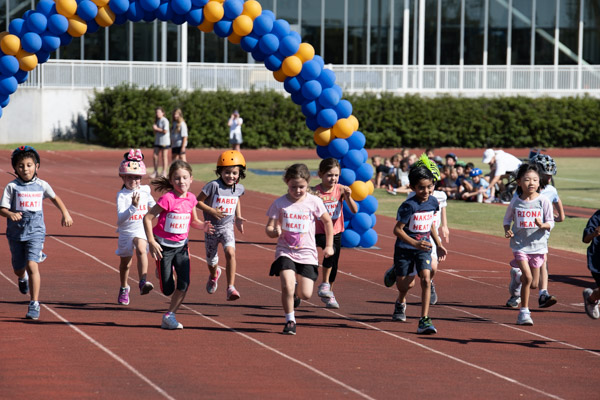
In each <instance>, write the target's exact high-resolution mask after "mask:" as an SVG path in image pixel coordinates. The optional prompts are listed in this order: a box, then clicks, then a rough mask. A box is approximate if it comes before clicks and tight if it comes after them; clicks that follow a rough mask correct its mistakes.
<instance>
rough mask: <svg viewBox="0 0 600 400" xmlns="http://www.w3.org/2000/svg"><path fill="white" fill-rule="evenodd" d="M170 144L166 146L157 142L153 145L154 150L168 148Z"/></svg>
mask: <svg viewBox="0 0 600 400" xmlns="http://www.w3.org/2000/svg"><path fill="white" fill-rule="evenodd" d="M170 148H171V145H167V146H161V145H158V144H155V145H154V151H158V150H166V149H170Z"/></svg>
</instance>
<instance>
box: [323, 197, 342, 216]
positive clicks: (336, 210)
mask: <svg viewBox="0 0 600 400" xmlns="http://www.w3.org/2000/svg"><path fill="white" fill-rule="evenodd" d="M323 204H325V208H326V209H327V212H328V213H329V216H330V217H331V219H333V220H336V219H338V218H339V217H340V215H342V209H343V207H342V202H341V201H330V202H329V201H328V202H324V203H323Z"/></svg>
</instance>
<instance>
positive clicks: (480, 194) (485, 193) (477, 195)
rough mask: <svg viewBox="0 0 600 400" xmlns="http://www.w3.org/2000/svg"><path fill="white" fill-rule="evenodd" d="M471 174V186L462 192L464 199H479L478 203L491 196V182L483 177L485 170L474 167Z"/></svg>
mask: <svg viewBox="0 0 600 400" xmlns="http://www.w3.org/2000/svg"><path fill="white" fill-rule="evenodd" d="M469 175H470V177H471V179H472V184H471V185H470V186H471V188H470V189H469V190H465V191H464V192H463V193H462V196H461V197H462V199H463V200H466V201H475V200H477V202H478V203H481V202H483V201H484V200H485V199H488V198H489V197H490V187H489V186H490V184H489V183H488V181H486V180H485V179H483V177H482V175H483V172H482V171H481V169H479V168H474V169H473V170H472V171H471V172H470V173H469Z"/></svg>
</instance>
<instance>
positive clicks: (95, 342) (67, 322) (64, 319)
mask: <svg viewBox="0 0 600 400" xmlns="http://www.w3.org/2000/svg"><path fill="white" fill-rule="evenodd" d="M53 239H56V238H53ZM57 240H58V239H57ZM58 241H59V242H62V240H58ZM0 275H2V276H3V277H4V279H6V280H7V281H8V282H10V283H11V284H12V285H13V286H15V287H16V286H17V284H16V283H14V282H13V281H12V280H11V279H10V278H9V277H8V276H6V275H4V273H3V272H1V271H0ZM40 306H42V307H43V308H44V309H45V310H48V312H50V313H51V314H52V315H54V316H55V317H56V318H58V319H59V320H60V321H62V322H63V323H64V324H65V325H67V326H68V327H69V328H71V329H73V330H74V331H75V332H77V333H78V334H79V335H81V336H83V338H85V339H86V340H87V341H88V342H90V343H91V344H93V345H94V346H96V347H97V348H99V349H100V350H102V351H103V352H105V353H106V354H108V355H109V356H110V357H111V358H112V359H114V360H115V361H117V362H118V363H119V364H121V365H123V366H124V367H125V368H127V369H128V370H129V371H131V373H133V374H134V375H135V376H137V377H138V378H140V379H141V380H142V381H144V382H146V384H148V386H150V387H151V388H152V389H154V390H156V391H157V392H158V393H159V394H160V395H161V396H163V397H164V398H166V399H171V400H175V398H174V397H172V396H171V395H169V394H168V393H167V392H166V391H164V390H163V389H162V388H161V387H160V386H158V385H157V384H156V383H154V382H152V380H150V379H149V378H148V377H146V375H144V374H142V373H141V372H140V371H138V370H137V369H136V368H134V367H132V366H131V365H130V364H128V363H127V361H125V360H124V359H123V358H121V357H119V356H118V355H117V354H115V353H114V352H112V351H111V350H110V349H108V348H106V347H105V346H104V345H103V344H102V343H100V342H98V341H97V340H96V339H94V338H93V337H91V336H90V335H88V334H87V333H85V332H84V331H82V330H81V329H79V328H78V327H76V326H75V325H73V324H72V323H71V322H70V321H69V320H67V319H66V318H64V317H63V316H62V315H60V314H59V313H58V312H56V311H54V310H53V309H52V308H51V307H49V306H47V305H45V304H43V303H40Z"/></svg>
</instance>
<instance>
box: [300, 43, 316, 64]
mask: <svg viewBox="0 0 600 400" xmlns="http://www.w3.org/2000/svg"><path fill="white" fill-rule="evenodd" d="M314 56H315V48H314V47H312V45H311V44H310V43H300V47H299V48H298V52H297V53H296V57H298V58H299V59H300V61H302V63H303V64H304V63H305V62H307V61H310V60H312V59H313V58H314Z"/></svg>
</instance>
